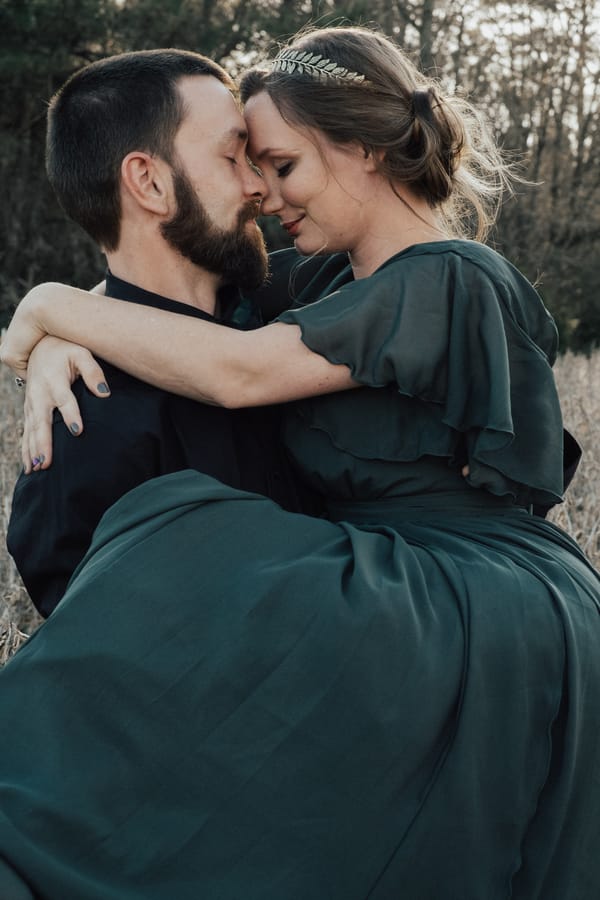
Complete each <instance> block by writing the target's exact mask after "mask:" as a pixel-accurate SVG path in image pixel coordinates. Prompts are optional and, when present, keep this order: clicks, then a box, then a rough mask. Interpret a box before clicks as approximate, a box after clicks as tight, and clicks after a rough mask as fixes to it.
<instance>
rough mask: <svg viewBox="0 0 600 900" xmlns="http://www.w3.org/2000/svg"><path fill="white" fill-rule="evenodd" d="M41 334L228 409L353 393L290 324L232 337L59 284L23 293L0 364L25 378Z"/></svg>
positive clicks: (339, 371)
mask: <svg viewBox="0 0 600 900" xmlns="http://www.w3.org/2000/svg"><path fill="white" fill-rule="evenodd" d="M46 334H50V335H54V336H56V337H60V338H63V339H64V340H67V341H71V342H73V343H76V344H81V345H82V346H84V347H87V348H88V349H89V350H91V351H92V353H94V354H96V355H98V356H101V357H103V358H104V359H107V360H109V361H110V362H112V363H113V364H114V365H116V366H118V367H119V368H120V369H123V370H125V371H126V372H129V373H130V374H131V375H134V376H135V377H137V378H140V379H141V380H142V381H146V382H148V383H150V384H154V385H156V386H158V387H161V388H164V389H165V390H168V391H171V392H172V393H175V394H181V395H183V396H186V397H191V398H193V399H195V400H201V401H203V402H204V403H211V404H215V405H218V406H226V407H229V408H234V407H241V406H260V405H263V404H269V403H280V402H285V401H288V400H296V399H298V398H300V397H306V396H311V395H315V394H324V393H331V392H333V391H340V390H347V389H348V388H351V387H355V386H356V382H354V381H353V380H352V378H351V375H350V370H349V369H348V367H346V366H344V365H333V364H331V363H329V362H328V361H327V360H326V359H325V358H324V357H322V356H320V355H319V354H316V353H313V352H312V351H311V350H309V349H308V347H306V346H305V345H304V344H303V342H302V339H301V334H300V329H299V328H298V327H297V326H295V325H284V324H282V323H277V322H276V323H274V324H272V325H267V326H266V327H264V328H259V329H257V330H255V331H237V330H235V329H231V328H227V327H225V326H222V325H217V324H215V323H212V322H205V321H203V320H201V319H195V318H191V317H189V316H180V315H175V314H172V313H168V312H165V311H163V310H158V309H152V308H150V307H143V306H139V305H138V304H130V303H123V302H121V301H119V300H113V299H111V298H109V297H100V296H98V295H94V294H90V293H88V292H87V291H80V290H78V289H77V288H70V287H65V286H64V285H57V284H47V285H39V286H38V287H37V288H34V289H33V290H32V291H30V293H29V294H28V295H27V297H26V298H25V299H24V300H23V301H22V302H21V304H20V305H19V307H18V308H17V312H16V313H15V316H14V319H13V322H12V323H11V325H10V327H9V329H8V331H7V334H6V337H5V340H4V341H3V342H2V352H1V355H2V360H3V361H4V362H6V363H8V364H9V365H10V366H11V367H12V368H13V369H14V370H15V371H16V372H18V373H19V374H22V375H24V374H25V370H26V366H27V361H28V358H29V354H30V352H31V350H32V348H33V346H35V344H36V343H38V341H39V340H40V339H41V338H42V337H43V336H44V335H46Z"/></svg>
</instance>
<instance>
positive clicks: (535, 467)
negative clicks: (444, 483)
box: [279, 241, 563, 503]
mask: <svg viewBox="0 0 600 900" xmlns="http://www.w3.org/2000/svg"><path fill="white" fill-rule="evenodd" d="M279 320H280V321H282V322H287V323H293V324H297V325H299V326H300V328H301V331H302V338H303V341H304V343H305V344H306V345H307V346H308V347H309V348H310V349H311V350H313V351H314V352H316V353H319V354H321V355H323V356H324V357H326V358H327V359H328V360H329V361H330V362H332V363H336V364H340V363H343V364H345V365H347V366H348V367H349V368H350V370H351V372H352V375H353V377H354V379H355V380H356V381H358V382H360V383H361V384H363V385H368V386H370V387H379V388H381V387H384V386H389V385H395V386H396V387H397V389H398V391H399V393H400V395H402V396H404V397H409V398H413V399H415V400H417V401H419V402H420V407H421V409H422V415H423V421H428V422H429V424H428V425H427V427H425V429H423V430H422V434H421V437H420V439H419V441H418V445H419V452H420V453H421V454H423V455H425V454H427V453H431V454H434V455H443V454H444V453H447V452H448V447H449V446H450V444H451V443H452V436H453V440H454V443H455V445H456V446H457V445H458V442H459V441H460V443H461V446H462V453H463V454H464V455H465V456H466V459H467V461H468V463H469V467H470V475H469V481H470V482H471V483H472V484H473V486H475V487H483V488H486V489H487V490H489V491H491V492H492V493H494V494H499V495H501V494H507V493H510V494H513V495H514V496H515V497H516V498H519V497H521V496H525V497H526V498H527V502H531V503H536V502H552V503H553V502H556V501H557V500H559V499H560V497H561V494H562V489H563V485H562V481H563V473H562V453H563V432H562V418H561V412H560V405H559V401H558V395H557V391H556V386H555V383H554V377H553V373H552V368H551V366H552V364H553V362H554V359H555V357H556V353H557V332H556V328H555V325H554V322H553V320H552V317H551V316H550V314H549V313H548V311H547V310H546V309H545V307H544V305H543V303H542V301H541V299H540V297H539V295H538V294H537V292H536V291H535V289H534V288H533V287H532V286H531V284H529V282H528V281H527V280H526V279H525V278H524V277H523V276H522V275H521V274H520V273H519V272H518V271H517V270H516V269H515V268H513V267H512V266H511V265H510V264H509V263H507V262H506V261H505V260H504V259H503V258H502V257H500V256H499V255H498V254H496V253H495V252H494V251H492V250H490V249H489V248H486V247H484V246H482V245H479V244H475V243H473V242H468V241H464V242H463V241H452V242H440V243H439V244H429V245H421V247H413V248H409V250H407V251H404V252H403V253H400V254H398V255H397V256H396V257H393V258H392V259H391V260H389V261H388V262H387V263H386V264H385V265H384V266H382V267H381V268H380V269H378V270H377V271H376V272H375V273H374V274H373V275H372V276H370V277H369V278H367V279H363V280H359V281H354V282H351V283H348V284H345V285H343V286H342V287H341V288H339V289H338V290H336V291H334V292H333V293H331V294H329V295H327V296H325V297H323V299H321V300H319V301H317V302H315V303H311V304H309V305H306V306H303V307H301V308H296V309H290V310H288V311H286V312H284V313H283V314H282V315H281V316H280V317H279ZM415 409H418V407H417V406H416V407H415ZM420 418H421V416H420V415H419V414H417V416H416V419H417V420H416V421H414V422H411V423H408V425H407V423H406V421H405V422H403V423H402V429H403V430H404V431H407V430H413V428H414V429H420V428H421V425H422V422H420V421H418V419H420ZM434 420H435V421H436V422H437V425H438V426H439V427H437V428H436V427H432V422H433V421H434ZM314 424H315V426H316V427H323V428H324V429H325V430H328V426H327V424H323V423H321V424H319V423H318V422H315V423H314ZM444 429H445V436H444V437H443V438H442V437H441V435H442V431H443V430H444ZM382 430H383V431H385V432H386V433H389V435H390V441H391V442H392V444H393V446H394V448H395V449H394V454H395V458H396V459H402V458H412V459H414V458H415V455H414V447H415V439H414V434H413V435H412V436H410V435H406V436H405V438H403V436H402V434H399V432H398V427H395V426H394V423H393V422H390V421H388V422H387V423H386V426H385V429H382ZM428 434H430V435H431V436H432V439H431V442H430V443H429V445H428V440H429V439H428ZM331 437H332V440H334V442H336V441H337V442H338V443H339V435H335V434H332V435H331ZM449 441H450V444H449ZM403 445H405V446H407V447H408V446H409V445H410V446H411V448H412V449H411V456H410V457H403V455H402V446H403ZM349 449H350V450H352V448H349ZM355 449H358V452H360V450H359V448H355ZM448 455H451V453H449V454H448Z"/></svg>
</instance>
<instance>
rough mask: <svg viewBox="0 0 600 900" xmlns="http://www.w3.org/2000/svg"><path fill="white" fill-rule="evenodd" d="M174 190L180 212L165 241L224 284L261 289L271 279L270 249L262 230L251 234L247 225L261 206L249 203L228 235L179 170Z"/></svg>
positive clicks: (166, 229) (168, 226)
mask: <svg viewBox="0 0 600 900" xmlns="http://www.w3.org/2000/svg"><path fill="white" fill-rule="evenodd" d="M173 186H174V188H175V200H176V202H177V212H176V213H175V215H174V216H173V218H172V219H169V221H168V222H163V223H162V224H161V226H160V230H161V234H162V236H163V237H164V239H165V240H166V241H168V243H169V244H170V245H171V246H172V247H174V248H175V249H176V250H178V251H179V253H181V255H182V256H185V257H186V259H189V260H191V262H193V263H194V265H196V266H200V267H201V268H203V269H207V270H208V271H209V272H214V273H215V274H217V275H221V277H222V281H223V284H236V285H238V286H239V287H241V288H246V289H247V290H252V289H253V288H257V287H260V285H261V284H262V283H263V281H264V280H265V278H266V277H267V271H268V258H267V249H266V247H265V242H264V239H263V236H262V233H261V232H260V231H259V229H258V228H256V229H253V230H252V231H251V232H249V231H248V230H247V229H246V222H248V221H250V220H251V219H255V218H256V216H257V214H258V210H259V205H258V203H256V202H255V201H254V200H251V201H249V202H248V203H246V204H245V205H244V206H243V207H242V209H241V210H240V211H239V213H238V217H237V222H236V224H235V225H234V226H233V228H232V229H231V231H225V229H223V228H219V227H218V226H217V225H215V224H214V222H213V221H212V220H211V218H210V216H209V215H208V213H207V212H206V210H205V208H204V206H203V205H202V204H201V203H200V201H199V200H198V198H197V196H196V193H195V191H194V188H193V185H192V183H191V181H190V180H189V178H188V177H187V175H186V174H185V172H183V171H182V170H181V168H179V167H176V166H174V167H173Z"/></svg>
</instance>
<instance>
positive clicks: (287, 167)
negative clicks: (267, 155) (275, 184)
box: [275, 162, 292, 178]
mask: <svg viewBox="0 0 600 900" xmlns="http://www.w3.org/2000/svg"><path fill="white" fill-rule="evenodd" d="M275 171H276V172H277V177H278V178H285V176H286V175H289V174H290V172H291V171H292V163H291V162H287V163H284V164H283V165H282V166H276V167H275Z"/></svg>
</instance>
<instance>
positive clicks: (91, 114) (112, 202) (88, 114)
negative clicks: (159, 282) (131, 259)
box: [46, 49, 234, 250]
mask: <svg viewBox="0 0 600 900" xmlns="http://www.w3.org/2000/svg"><path fill="white" fill-rule="evenodd" d="M190 75H192V76H195V75H212V76H213V77H214V78H217V79H218V80H219V81H220V82H221V83H222V84H224V85H226V87H228V88H229V89H230V90H233V89H234V83H233V81H232V79H231V78H230V77H229V75H228V74H227V72H225V70H224V69H222V68H221V66H219V65H218V64H217V63H215V62H213V61H212V60H210V59H207V58H206V57H205V56H201V55H200V54H199V53H192V52H189V51H186V50H170V49H169V50H141V51H138V52H133V53H122V54H120V55H118V56H111V57H108V58H106V59H101V60H98V61H97V62H94V63H92V64H91V65H89V66H86V67H85V68H84V69H81V70H80V71H78V72H76V73H75V74H74V75H72V76H71V78H69V79H68V81H66V82H65V84H64V85H63V86H62V87H61V88H60V90H59V91H58V92H57V93H56V94H55V95H54V97H53V98H52V100H51V101H50V107H49V110H48V133H47V141H46V170H47V172H48V178H49V179H50V183H51V184H52V186H53V188H54V190H55V191H56V194H57V196H58V199H59V201H60V204H61V206H62V207H63V209H64V210H65V212H66V213H67V214H68V215H69V216H70V217H71V218H72V219H74V221H75V222H77V223H78V224H79V225H81V227H82V228H84V229H85V231H87V232H88V234H89V235H91V237H92V238H94V240H95V241H96V242H97V243H98V244H100V246H101V247H103V249H104V250H115V249H116V248H117V247H118V244H119V234H120V224H121V201H120V182H121V162H122V161H123V159H124V157H125V156H127V154H128V153H131V152H133V151H134V150H140V151H144V152H146V153H151V154H153V155H155V156H159V157H160V158H162V159H164V160H165V161H166V162H169V163H171V162H172V161H173V141H174V139H175V135H176V133H177V131H178V129H179V126H180V125H181V123H182V121H183V119H184V117H185V112H186V111H185V105H184V102H183V99H182V97H181V95H180V93H179V91H178V90H177V82H178V81H179V80H180V79H181V78H183V77H185V76H190Z"/></svg>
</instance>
